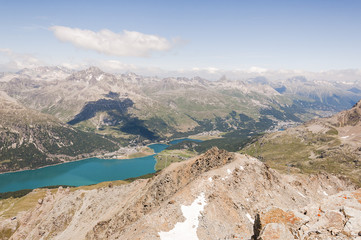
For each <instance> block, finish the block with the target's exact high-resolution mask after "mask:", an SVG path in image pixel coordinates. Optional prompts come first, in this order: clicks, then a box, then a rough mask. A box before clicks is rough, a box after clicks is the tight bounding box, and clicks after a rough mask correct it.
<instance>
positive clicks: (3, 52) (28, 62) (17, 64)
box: [0, 48, 44, 71]
mask: <svg viewBox="0 0 361 240" xmlns="http://www.w3.org/2000/svg"><path fill="white" fill-rule="evenodd" d="M0 56H1V59H2V61H0V71H17V70H20V69H24V68H34V67H38V66H41V65H43V64H44V63H43V62H42V61H40V60H39V59H37V58H36V57H34V56H32V55H30V54H19V53H15V52H13V51H12V50H11V49H7V48H0Z"/></svg>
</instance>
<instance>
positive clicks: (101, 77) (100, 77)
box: [96, 74, 104, 81]
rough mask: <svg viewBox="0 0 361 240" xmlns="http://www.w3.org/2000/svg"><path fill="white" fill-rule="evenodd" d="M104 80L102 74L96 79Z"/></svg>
mask: <svg viewBox="0 0 361 240" xmlns="http://www.w3.org/2000/svg"><path fill="white" fill-rule="evenodd" d="M103 78H104V75H103V74H100V76H98V77H96V79H97V81H101V80H102V79H103Z"/></svg>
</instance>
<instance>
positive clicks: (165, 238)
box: [158, 193, 207, 240]
mask: <svg viewBox="0 0 361 240" xmlns="http://www.w3.org/2000/svg"><path fill="white" fill-rule="evenodd" d="M205 205H207V203H206V199H205V197H204V193H201V195H199V196H198V197H197V198H196V199H195V200H194V202H193V203H192V204H191V205H190V206H184V205H182V206H181V209H182V213H183V216H184V217H185V218H186V220H185V221H184V222H178V223H176V225H175V226H174V228H173V229H172V230H170V231H169V232H159V233H158V234H159V236H160V239H161V240H184V239H187V240H198V236H197V228H198V224H199V220H198V218H199V217H200V216H201V212H202V211H203V210H204V206H205Z"/></svg>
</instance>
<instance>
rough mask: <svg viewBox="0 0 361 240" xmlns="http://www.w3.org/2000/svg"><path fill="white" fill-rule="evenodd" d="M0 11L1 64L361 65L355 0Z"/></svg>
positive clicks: (88, 4)
mask: <svg viewBox="0 0 361 240" xmlns="http://www.w3.org/2000/svg"><path fill="white" fill-rule="evenodd" d="M0 9H1V14H0V31H1V38H0V71H4V70H7V69H11V68H14V69H16V68H20V67H23V66H25V67H26V66H35V65H47V64H71V65H82V64H94V65H104V64H109V65H112V67H113V68H119V69H120V70H124V69H125V70H126V69H132V68H133V69H137V68H138V67H142V68H154V69H156V68H162V69H167V70H179V69H194V68H196V69H198V68H200V69H203V68H204V69H210V71H211V70H212V69H248V68H250V67H254V66H256V67H260V68H267V69H303V70H311V71H320V70H328V69H347V68H360V63H361V1H357V0H355V1H350V0H342V1H341V0H338V1H336V0H323V1H322V0H320V1H317V0H310V1H307V0H302V1H296V0H288V1H277V0H268V1H257V0H254V1H250V0H249V1H241V0H238V1H231V0H219V1H211V0H208V1H196V0H193V1H186V0H182V1H172V0H167V1H150V0H148V1H136V0H132V1H115V0H114V1H106V0H105V1H104V0H102V1H91V0H87V1H79V0H78V1H65V0H62V1H50V0H47V1H35V0H33V1H30V0H28V1H25V0H24V1H17V0H11V1H10V0H9V1H4V0H3V1H0ZM104 29H106V30H104ZM69 66H70V65H69Z"/></svg>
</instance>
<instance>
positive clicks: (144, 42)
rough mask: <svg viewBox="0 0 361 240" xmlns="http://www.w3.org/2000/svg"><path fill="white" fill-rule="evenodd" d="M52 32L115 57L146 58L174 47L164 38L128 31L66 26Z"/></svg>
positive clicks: (77, 44) (61, 38)
mask: <svg viewBox="0 0 361 240" xmlns="http://www.w3.org/2000/svg"><path fill="white" fill-rule="evenodd" d="M50 30H51V31H53V33H54V35H55V36H56V37H57V38H58V39H59V40H60V41H63V42H70V43H72V44H73V45H74V46H76V47H79V48H83V49H90V50H95V51H97V52H99V53H103V54H107V55H113V56H135V57H145V56H149V55H150V54H151V52H154V51H167V50H169V49H171V48H172V47H173V45H174V43H172V42H171V41H169V40H167V39H166V38H163V37H159V36H156V35H149V34H144V33H140V32H135V31H127V30H124V31H123V32H121V33H114V32H112V31H110V30H108V29H103V30H101V31H99V32H93V31H91V30H84V29H79V28H69V27H64V26H53V27H51V28H50Z"/></svg>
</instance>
